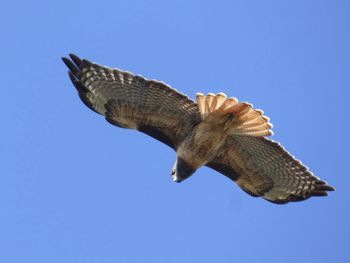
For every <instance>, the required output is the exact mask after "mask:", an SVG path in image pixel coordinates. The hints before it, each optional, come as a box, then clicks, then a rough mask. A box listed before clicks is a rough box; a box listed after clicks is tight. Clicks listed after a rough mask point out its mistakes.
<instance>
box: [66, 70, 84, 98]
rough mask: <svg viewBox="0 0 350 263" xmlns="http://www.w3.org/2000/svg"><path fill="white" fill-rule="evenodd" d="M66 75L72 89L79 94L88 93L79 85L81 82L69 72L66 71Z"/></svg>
mask: <svg viewBox="0 0 350 263" xmlns="http://www.w3.org/2000/svg"><path fill="white" fill-rule="evenodd" d="M68 75H69V78H70V80H71V81H72V83H73V85H74V87H75V88H76V89H77V90H78V92H79V93H80V92H82V93H85V92H87V91H88V90H87V89H86V87H85V86H84V85H83V84H81V82H80V81H79V80H78V79H77V78H76V76H74V74H73V73H72V72H71V71H68Z"/></svg>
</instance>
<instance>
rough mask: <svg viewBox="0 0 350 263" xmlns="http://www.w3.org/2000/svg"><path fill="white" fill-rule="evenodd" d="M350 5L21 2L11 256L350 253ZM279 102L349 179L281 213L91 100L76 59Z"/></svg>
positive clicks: (6, 251) (9, 158) (283, 135)
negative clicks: (184, 166)
mask: <svg viewBox="0 0 350 263" xmlns="http://www.w3.org/2000/svg"><path fill="white" fill-rule="evenodd" d="M349 11H350V4H349V1H320V0H317V1H316V0H314V1H312V0H310V1H309V0H293V1H277V0H276V1H271V0H265V1H250V0H248V1H243V0H242V1H55V2H53V1H52V2H50V1H12V2H10V1H7V2H6V3H5V2H4V3H2V7H1V11H0V24H1V31H0V32H1V41H0V47H1V61H0V70H1V71H0V72H1V104H0V109H1V123H2V125H1V133H0V134H1V139H0V160H1V166H0V261H1V262H6V263H12V262H35V263H40V262H45V263H46V262H50V263H51V262H60V263H61V262H64V263H70V262H72V263H73V262H74V263H79V262H152V263H157V262H169V263H172V262H223V263H225V262H270V263H273V262H350V256H349V249H350V240H349V235H350V225H349V224H350V223H349V222H350V208H349V207H350V206H349V199H350V198H349V190H348V188H349V184H350V180H349V163H350V158H349V147H350V143H349V128H350V127H349V113H348V112H349V106H348V105H349V95H350V94H349V89H350V77H349V76H350V74H349V73H350V62H349V61H350V52H349V47H350V37H349V32H350V30H349V26H350V16H349ZM69 52H74V53H76V54H78V55H79V56H82V57H85V58H88V59H90V60H92V61H96V62H98V63H100V64H104V65H109V66H112V67H118V68H122V69H124V70H129V71H132V72H134V73H137V74H142V75H144V76H146V77H148V78H153V79H159V80H162V81H165V82H167V83H168V84H170V85H171V86H173V87H175V88H177V89H179V90H181V91H182V92H184V93H186V94H188V95H189V96H190V97H192V98H194V96H195V93H196V92H199V91H201V92H204V93H207V92H220V91H223V92H225V93H227V94H228V95H230V96H236V97H238V98H239V99H240V100H246V101H249V102H251V103H253V104H254V105H255V107H257V108H262V109H264V111H265V113H266V115H268V116H269V117H271V121H272V123H273V124H274V132H275V135H274V136H273V137H272V138H273V139H275V140H278V141H281V142H282V143H283V145H284V146H285V147H286V148H287V149H288V150H289V151H290V152H292V153H293V154H294V155H296V156H297V157H298V158H299V159H301V160H302V161H303V162H304V163H305V164H306V165H308V166H309V167H310V168H311V170H312V171H313V172H314V173H315V174H316V175H317V176H319V177H321V178H322V179H324V180H326V181H328V182H329V183H330V184H331V185H333V186H335V187H336V188H337V191H336V192H333V193H330V196H329V197H326V198H312V199H310V200H307V201H305V202H301V203H293V204H288V205H285V206H278V205H273V204H271V203H268V202H267V201H265V200H263V199H258V198H253V197H250V196H248V195H247V194H245V193H244V192H243V191H241V190H240V189H239V188H238V187H237V186H236V185H235V184H234V183H232V182H231V181H229V180H228V179H227V178H225V177H224V176H222V175H220V174H218V173H216V172H214V171H212V170H210V169H208V168H202V169H200V170H199V171H197V172H196V174H195V175H193V177H191V178H190V179H188V180H187V181H185V182H183V183H181V184H175V183H173V182H172V180H171V177H170V171H171V168H172V165H173V163H174V160H175V153H174V152H173V151H172V150H171V149H170V148H168V147H167V146H166V145H163V144H161V143H160V142H157V141H155V140H153V139H152V138H150V137H147V136H145V135H144V134H141V133H138V132H135V131H130V130H123V129H117V128H116V127H113V126H112V125H109V124H108V123H107V122H106V121H105V120H104V119H103V117H101V116H99V115H97V114H95V113H93V112H92V111H90V110H89V109H88V108H86V107H85V106H84V105H83V104H82V103H81V102H80V100H79V98H78V96H77V94H76V91H75V90H74V88H73V86H72V84H71V83H70V81H69V79H68V76H67V69H66V67H65V66H64V65H63V63H62V61H61V60H60V57H61V56H65V55H67V54H68V53H69Z"/></svg>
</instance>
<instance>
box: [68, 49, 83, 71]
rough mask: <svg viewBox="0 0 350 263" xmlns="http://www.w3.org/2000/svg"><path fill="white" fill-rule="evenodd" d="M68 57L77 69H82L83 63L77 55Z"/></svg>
mask: <svg viewBox="0 0 350 263" xmlns="http://www.w3.org/2000/svg"><path fill="white" fill-rule="evenodd" d="M69 57H70V58H71V59H72V60H73V62H74V63H75V65H77V66H78V68H79V69H81V68H82V66H83V61H82V60H81V59H80V58H79V57H78V56H77V55H74V54H72V53H70V54H69Z"/></svg>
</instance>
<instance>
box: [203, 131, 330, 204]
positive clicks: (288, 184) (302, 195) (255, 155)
mask: <svg viewBox="0 0 350 263" xmlns="http://www.w3.org/2000/svg"><path fill="white" fill-rule="evenodd" d="M212 163H213V164H216V167H217V166H218V163H222V164H223V165H225V166H229V167H232V168H233V170H234V171H230V170H227V171H226V174H225V175H226V176H228V177H230V178H231V173H232V176H233V178H232V179H234V180H235V181H236V182H237V184H238V185H239V186H240V187H241V188H242V189H244V190H245V191H246V192H248V193H253V195H255V196H262V197H263V198H265V199H267V200H269V201H271V202H273V203H278V204H283V203H287V202H290V201H301V200H305V199H308V198H309V197H311V196H322V195H327V191H333V190H334V188H333V187H331V186H329V185H327V183H326V182H324V181H322V180H320V179H319V178H318V177H316V176H314V175H313V174H312V173H311V172H310V171H309V170H308V168H307V167H306V166H304V165H303V164H302V163H301V162H300V161H299V160H297V159H295V158H294V156H292V155H290V154H289V153H288V152H287V151H286V150H285V149H284V148H283V147H282V146H281V145H280V144H279V143H277V142H274V141H272V140H269V139H267V138H264V137H251V136H229V137H228V138H227V139H226V143H225V145H224V146H223V148H222V151H221V152H220V153H219V155H218V156H217V157H216V158H214V159H213V161H212ZM208 166H209V167H211V168H213V169H215V167H212V166H211V163H209V164H208ZM237 174H238V176H237Z"/></svg>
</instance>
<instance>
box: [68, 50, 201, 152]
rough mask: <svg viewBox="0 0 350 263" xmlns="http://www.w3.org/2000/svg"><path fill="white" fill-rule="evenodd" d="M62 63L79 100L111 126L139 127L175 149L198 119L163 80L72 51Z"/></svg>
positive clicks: (193, 109)
mask: <svg viewBox="0 0 350 263" xmlns="http://www.w3.org/2000/svg"><path fill="white" fill-rule="evenodd" d="M63 62H64V63H65V64H66V65H67V67H68V68H69V72H68V73H69V77H70V79H71V81H72V83H73V84H74V86H75V87H76V89H77V90H78V93H79V96H80V98H81V100H82V101H83V102H84V103H85V105H86V106H88V107H89V108H90V109H92V110H93V111H95V112H97V113H99V114H102V115H104V116H105V117H106V120H107V121H109V122H110V123H112V124H113V125H116V126H118V127H122V128H130V129H136V130H139V131H141V132H143V133H146V134H148V135H150V136H152V137H154V138H155V139H157V140H159V141H161V142H163V143H165V144H167V145H169V146H170V147H172V148H173V149H176V148H177V146H178V145H179V143H180V142H181V141H182V140H183V139H184V138H185V137H186V135H187V134H188V132H189V131H190V130H191V129H192V128H193V126H195V125H196V124H197V123H198V122H200V115H199V112H198V107H197V104H196V103H195V102H193V101H192V100H190V99H189V98H188V97H187V96H185V95H184V94H181V93H179V92H178V91H176V90H175V89H172V88H171V87H169V86H167V85H166V84H164V83H162V82H158V81H155V80H147V79H145V78H143V77H141V76H136V75H133V74H131V73H130V72H125V71H121V70H119V69H112V68H109V67H104V66H100V65H98V64H95V63H92V62H90V61H88V60H85V59H83V60H81V59H80V58H79V57H77V56H76V55H73V54H71V55H70V59H68V58H63Z"/></svg>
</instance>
